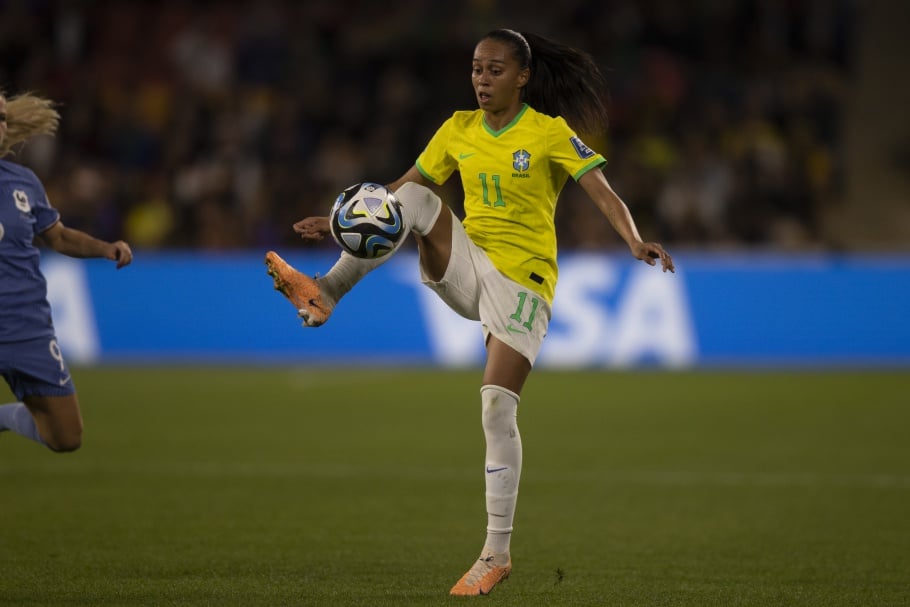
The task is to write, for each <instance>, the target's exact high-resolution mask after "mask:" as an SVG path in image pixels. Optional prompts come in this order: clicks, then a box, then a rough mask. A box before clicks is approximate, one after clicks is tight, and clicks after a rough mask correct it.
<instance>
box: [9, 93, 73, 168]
mask: <svg viewBox="0 0 910 607" xmlns="http://www.w3.org/2000/svg"><path fill="white" fill-rule="evenodd" d="M0 97H3V98H6V136H5V137H4V138H3V141H0V158H2V157H3V156H6V155H7V154H9V153H10V151H11V150H12V148H14V147H15V146H17V145H19V144H20V143H22V142H23V141H26V140H28V139H31V138H32V137H34V136H35V135H53V134H54V133H56V132H57V125H58V124H60V114H59V113H58V112H57V110H55V109H54V102H53V101H51V100H50V99H45V98H43V97H38V96H37V95H32V94H31V93H23V94H21V95H16V96H15V97H11V98H7V97H6V95H5V94H4V93H3V91H2V90H0Z"/></svg>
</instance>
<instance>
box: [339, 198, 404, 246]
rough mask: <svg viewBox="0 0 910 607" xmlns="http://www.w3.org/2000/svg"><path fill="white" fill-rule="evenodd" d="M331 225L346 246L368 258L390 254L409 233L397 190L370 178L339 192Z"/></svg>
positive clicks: (341, 244) (340, 242)
mask: <svg viewBox="0 0 910 607" xmlns="http://www.w3.org/2000/svg"><path fill="white" fill-rule="evenodd" d="M329 225H330V229H331V231H332V237H333V238H334V239H335V242H337V243H338V245H339V246H340V247H341V248H342V249H344V250H345V251H347V252H348V253H350V254H351V255H353V256H355V257H363V258H365V259H375V258H377V257H383V256H385V255H388V254H389V253H391V252H392V251H394V250H395V249H397V248H398V247H399V246H400V245H401V243H403V242H404V239H405V235H406V234H407V228H405V225H404V218H403V217H402V214H401V203H400V202H398V199H397V198H396V197H395V194H393V193H392V192H390V191H389V190H388V189H386V187H385V186H382V185H379V184H378V183H370V182H363V183H357V184H354V185H352V186H351V187H349V188H346V189H345V190H344V191H343V192H342V193H341V194H339V195H338V198H336V199H335V204H333V205H332V213H331V216H330V219H329Z"/></svg>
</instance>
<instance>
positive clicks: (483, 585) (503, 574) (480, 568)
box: [449, 554, 512, 596]
mask: <svg viewBox="0 0 910 607" xmlns="http://www.w3.org/2000/svg"><path fill="white" fill-rule="evenodd" d="M497 557H498V558H497ZM496 561H500V562H502V561H505V565H502V566H499V565H496V564H495V563H496ZM510 573H512V559H510V558H509V555H508V554H505V555H490V556H487V557H481V558H479V559H477V562H476V563H474V566H473V567H471V568H470V569H469V570H468V572H467V573H465V574H464V575H463V576H461V579H460V580H458V583H457V584H455V585H454V586H452V589H451V590H450V591H449V594H451V595H454V596H480V595H483V594H490V591H492V590H493V588H494V587H496V585H497V584H498V583H499V582H501V581H503V580H504V579H506V578H507V577H509V574H510Z"/></svg>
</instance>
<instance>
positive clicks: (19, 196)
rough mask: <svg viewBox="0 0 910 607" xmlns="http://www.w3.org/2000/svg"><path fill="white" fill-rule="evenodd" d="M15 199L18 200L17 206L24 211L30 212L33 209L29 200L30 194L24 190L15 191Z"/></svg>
mask: <svg viewBox="0 0 910 607" xmlns="http://www.w3.org/2000/svg"><path fill="white" fill-rule="evenodd" d="M13 200H14V201H15V202H16V208H17V209H19V210H20V211H22V212H23V213H28V212H29V211H31V210H32V205H30V204H29V202H28V194H26V193H25V192H23V191H22V190H14V191H13Z"/></svg>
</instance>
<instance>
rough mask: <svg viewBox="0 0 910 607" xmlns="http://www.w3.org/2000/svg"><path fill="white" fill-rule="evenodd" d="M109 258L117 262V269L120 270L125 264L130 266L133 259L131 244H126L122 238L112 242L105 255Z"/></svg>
mask: <svg viewBox="0 0 910 607" xmlns="http://www.w3.org/2000/svg"><path fill="white" fill-rule="evenodd" d="M105 257H106V258H107V259H110V260H111V261H116V262H117V269H118V270H119V269H120V268H122V267H123V266H128V265H130V263H131V262H132V261H133V251H132V249H130V245H128V244H126V243H125V242H123V241H122V240H118V241H117V242H112V243H111V246H110V249H109V250H108V253H107V254H106V255H105Z"/></svg>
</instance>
